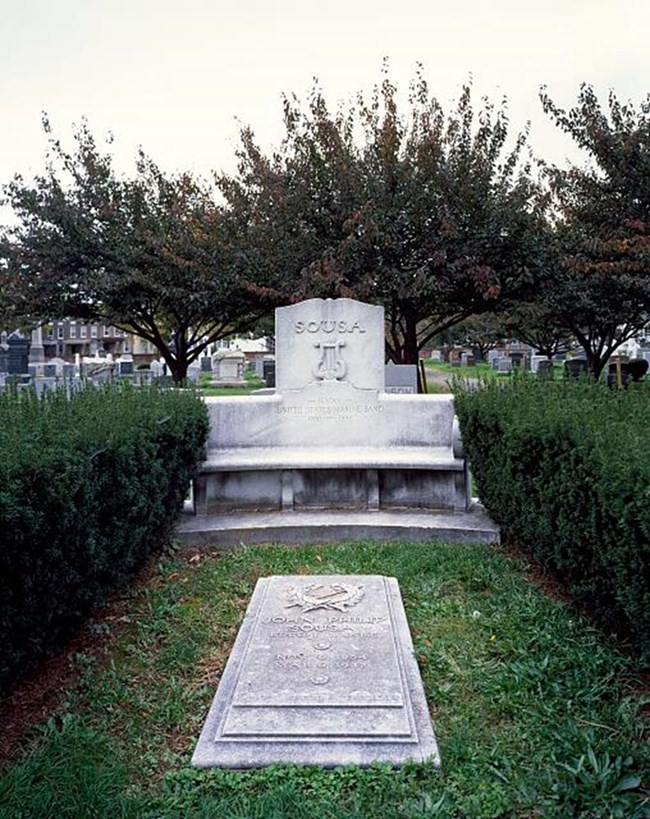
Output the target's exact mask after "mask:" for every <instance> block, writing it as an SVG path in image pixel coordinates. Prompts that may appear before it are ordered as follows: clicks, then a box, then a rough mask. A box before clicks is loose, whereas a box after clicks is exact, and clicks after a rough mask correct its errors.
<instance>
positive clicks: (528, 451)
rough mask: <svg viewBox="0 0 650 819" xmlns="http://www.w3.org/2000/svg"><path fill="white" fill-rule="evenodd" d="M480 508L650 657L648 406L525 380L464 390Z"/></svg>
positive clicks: (601, 392)
mask: <svg viewBox="0 0 650 819" xmlns="http://www.w3.org/2000/svg"><path fill="white" fill-rule="evenodd" d="M454 389H455V393H456V411H457V413H458V417H459V421H460V426H461V431H462V434H463V444H464V448H465V452H466V454H467V457H468V458H469V462H470V464H471V467H472V472H473V475H474V478H475V480H476V482H477V485H478V488H479V495H480V498H481V501H482V502H483V504H484V505H485V507H486V509H487V511H488V513H489V514H490V516H491V517H492V518H493V519H494V520H495V521H496V522H497V523H499V524H500V525H501V527H502V531H503V534H504V536H505V537H506V538H508V539H510V540H511V541H515V542H518V543H520V544H521V545H522V546H523V547H524V548H527V549H528V550H529V551H530V552H531V553H532V555H533V556H534V557H535V558H537V559H538V560H539V561H540V562H541V563H542V564H543V565H544V566H545V567H546V568H548V569H550V570H551V571H552V572H553V574H555V576H557V577H558V578H559V579H561V580H562V581H563V582H564V584H565V585H566V586H567V587H568V589H569V590H570V591H571V593H572V594H573V595H574V596H575V597H576V598H577V599H578V600H580V601H581V602H583V603H585V604H587V605H588V607H589V608H590V609H591V610H592V611H593V613H594V614H595V616H596V618H597V620H598V621H599V622H600V623H601V624H602V625H603V626H605V627H608V626H612V625H614V624H617V625H620V624H621V622H624V623H625V624H626V626H627V628H628V629H629V633H630V635H631V636H632V637H633V639H634V640H635V641H636V643H637V645H638V647H639V648H640V650H641V652H642V654H644V655H650V436H649V435H648V431H649V430H650V400H649V399H650V395H649V394H648V391H647V389H643V390H626V391H622V390H615V391H612V390H609V389H607V388H606V387H604V386H603V385H601V384H596V383H588V382H584V383H575V382H569V383H567V382H562V383H553V382H549V381H540V380H538V379H532V378H527V377H519V378H515V379H514V380H513V382H512V383H511V384H509V385H503V384H501V383H498V382H496V383H495V382H494V381H492V382H491V383H487V382H486V383H481V385H480V386H479V387H478V388H471V387H469V386H467V385H466V384H463V383H462V382H460V381H459V382H457V383H456V384H455V387H454Z"/></svg>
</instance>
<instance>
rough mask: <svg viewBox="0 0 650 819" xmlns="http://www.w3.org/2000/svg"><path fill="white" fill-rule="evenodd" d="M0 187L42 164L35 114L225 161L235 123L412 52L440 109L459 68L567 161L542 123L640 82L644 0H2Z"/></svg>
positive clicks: (264, 133)
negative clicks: (542, 91)
mask: <svg viewBox="0 0 650 819" xmlns="http://www.w3.org/2000/svg"><path fill="white" fill-rule="evenodd" d="M0 10H1V12H2V13H1V16H0V21H1V30H2V46H1V50H0V102H1V107H0V111H1V115H2V125H1V128H0V183H2V182H6V181H8V179H9V178H10V177H11V176H12V175H13V174H14V173H15V172H18V171H20V172H22V173H24V174H29V173H30V172H36V171H38V170H40V169H41V168H42V167H43V162H44V148H45V140H44V137H43V134H42V130H41V126H40V119H41V115H40V112H41V111H43V110H45V111H47V112H48V114H49V116H50V120H51V122H52V125H53V127H54V130H55V133H56V135H57V136H61V137H63V138H64V139H65V138H66V137H67V135H69V133H70V126H71V124H72V123H75V122H79V120H80V119H81V117H82V116H85V117H87V119H88V120H89V123H90V126H91V129H92V130H93V132H94V133H95V134H97V135H98V136H99V135H102V134H104V133H105V132H107V131H109V130H110V131H112V132H113V134H114V136H115V140H116V141H115V146H114V151H115V154H116V157H117V160H118V165H119V166H120V167H121V168H124V169H125V170H130V169H131V168H132V159H133V156H134V155H135V150H136V146H138V145H142V146H143V148H144V149H145V151H146V152H147V153H148V154H149V155H151V156H152V157H153V158H154V159H155V160H156V161H157V162H158V163H159V164H160V165H161V166H162V167H163V168H164V169H166V170H168V171H175V170H184V169H192V170H194V171H196V172H198V173H200V174H204V175H207V174H209V172H210V170H211V169H219V170H221V169H223V170H232V169H233V167H234V162H233V157H234V150H235V146H236V144H237V141H238V139H237V134H238V124H237V121H238V120H239V121H241V122H243V123H247V124H250V125H251V126H252V127H253V129H254V131H255V132H256V134H257V135H258V138H259V140H260V141H261V142H262V144H263V145H264V146H271V145H274V144H277V143H278V142H279V140H280V137H281V133H282V128H281V95H282V93H283V92H296V93H298V95H300V96H304V95H305V94H306V92H307V90H308V89H309V88H310V86H311V84H312V78H313V77H318V78H319V81H320V84H321V86H322V88H323V90H324V93H325V95H326V97H327V98H328V99H329V100H330V101H331V103H332V105H333V106H335V105H336V103H337V102H338V101H339V100H343V101H344V100H346V99H348V98H350V97H351V96H352V95H354V94H355V93H356V92H357V91H359V90H370V89H371V87H372V85H373V84H374V83H375V82H377V81H378V80H379V79H380V70H381V63H382V58H383V57H384V56H387V57H388V58H389V60H390V65H391V76H392V78H393V80H394V81H396V82H397V83H398V85H399V86H400V87H403V88H404V89H406V86H407V85H408V81H409V79H410V78H411V77H412V76H413V73H414V67H415V64H416V63H417V62H421V63H423V65H424V73H425V77H426V78H427V80H428V82H429V85H430V89H431V92H432V93H433V94H434V95H435V96H436V97H437V98H438V100H439V101H440V102H441V103H442V105H443V108H444V109H445V110H449V109H450V107H451V104H452V103H453V101H454V100H455V99H456V98H457V96H458V93H459V90H460V88H461V86H462V85H463V84H464V83H465V82H466V81H467V80H468V78H469V77H470V75H472V76H473V78H474V87H475V89H476V93H477V96H478V95H482V94H488V95H489V96H490V97H491V98H492V99H493V100H494V101H495V102H498V101H499V99H500V98H501V97H502V96H503V95H506V96H507V97H508V100H509V110H510V118H511V124H512V127H513V129H516V130H519V129H521V128H523V127H524V126H525V123H526V121H527V120H530V121H531V144H532V146H533V148H534V150H535V152H536V153H537V154H538V155H542V156H544V157H545V158H547V159H550V160H551V161H554V162H556V163H562V162H564V160H565V159H566V158H567V157H569V158H571V159H573V160H576V159H577V158H578V155H577V154H576V151H575V149H574V148H573V146H572V143H571V142H570V140H569V139H568V137H566V136H564V135H563V134H562V133H561V132H560V131H559V130H558V129H557V128H556V127H555V126H553V125H552V124H551V123H550V122H549V121H548V119H547V117H546V115H545V114H544V113H543V112H542V110H541V105H540V103H539V99H538V91H539V87H540V86H541V85H542V84H545V85H547V86H548V89H549V92H550V94H551V97H552V98H553V99H554V100H555V101H556V102H557V103H559V104H561V105H562V106H564V107H567V106H570V105H572V104H573V103H574V102H575V100H576V97H577V93H578V89H579V86H580V83H581V82H588V83H591V84H593V85H594V86H595V88H596V90H597V91H598V93H599V94H600V95H602V96H603V98H604V96H605V94H606V93H607V91H608V90H609V89H610V88H614V89H615V90H616V92H617V93H618V95H619V97H621V98H623V99H626V100H627V99H632V100H633V101H634V102H635V103H638V102H640V101H641V100H642V99H643V98H645V97H646V95H647V94H648V92H650V71H649V70H648V69H649V68H650V0H617V1H615V0H545V2H544V1H542V2H540V0H537V2H530V0H492V1H491V2H483V1H482V0H444V2H443V0H392V2H387V0H327V1H326V2H323V0H319V2H313V0H311V2H310V0H303V2H297V0H173V1H172V0H101V2H99V0H0Z"/></svg>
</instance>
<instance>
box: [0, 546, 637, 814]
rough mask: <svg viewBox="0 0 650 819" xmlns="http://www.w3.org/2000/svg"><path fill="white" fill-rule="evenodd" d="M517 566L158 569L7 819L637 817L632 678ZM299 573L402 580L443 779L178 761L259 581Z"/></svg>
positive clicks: (222, 561) (122, 611) (319, 550)
mask: <svg viewBox="0 0 650 819" xmlns="http://www.w3.org/2000/svg"><path fill="white" fill-rule="evenodd" d="M528 570H529V567H527V565H526V563H525V562H523V561H522V560H519V559H513V558H510V557H508V556H507V555H505V554H503V553H502V552H500V551H499V550H497V549H495V548H493V547H488V546H462V547H459V546H450V545H436V544H427V545H423V544H381V545H380V544H376V543H371V542H368V543H361V544H348V545H340V546H330V547H316V546H314V547H300V548H290V549H289V548H284V547H281V546H277V547H266V548H244V549H242V550H241V551H237V552H234V553H227V554H226V553H223V554H220V553H216V552H213V553H209V554H205V555H199V554H195V553H183V554H179V555H177V556H176V557H172V558H169V559H166V560H165V561H163V562H161V563H160V564H159V565H158V567H157V569H156V571H155V574H154V576H153V578H152V579H151V580H150V581H149V582H148V583H147V584H145V585H141V586H140V587H138V588H135V589H134V590H132V591H131V592H130V594H129V597H128V598H127V599H126V601H125V602H123V603H122V604H120V605H118V606H117V607H116V608H115V610H114V612H113V616H112V619H111V618H109V619H107V620H106V621H103V622H102V623H101V624H95V626H94V630H95V632H97V633H98V637H97V643H98V646H99V649H98V650H97V651H96V652H93V653H87V654H78V655H76V656H75V657H74V658H73V662H74V664H75V666H76V669H77V683H76V684H75V685H74V686H72V687H71V688H70V690H68V691H66V692H65V693H64V694H63V696H62V700H61V704H60V706H59V707H58V709H57V711H56V713H54V714H52V715H51V718H50V719H49V721H48V722H47V723H46V724H44V725H41V726H39V727H38V728H37V729H35V730H34V731H32V733H31V735H30V736H29V737H28V738H27V739H26V740H25V742H24V747H23V751H22V756H20V758H18V759H17V760H16V761H14V762H13V763H12V764H11V765H9V766H6V768H5V770H4V771H3V774H4V776H3V778H2V779H1V780H0V816H2V817H11V818H12V819H14V818H18V817H30V819H31V818H32V817H57V819H63V817H74V818H75V819H77V818H78V817H111V819H112V817H138V819H140V817H143V818H144V819H154V818H155V819H158V818H159V817H178V819H181V818H182V819H186V818H187V817H224V818H225V819H229V818H230V817H233V819H235V817H240V818H241V819H244V817H246V819H250V818H251V817H259V818H260V819H274V818H275V819H289V818H291V819H293V818H295V819H299V818H302V817H305V819H325V817H328V818H329V817H331V819H365V818H366V817H368V819H369V818H370V817H382V819H391V817H396V818H397V817H400V818H403V819H425V817H468V819H482V817H486V818H487V817H515V816H516V817H585V819H586V817H593V818H594V819H595V818H596V817H598V819H604V818H605V817H626V819H629V817H641V816H644V815H647V814H644V813H643V810H644V808H643V799H644V797H643V793H642V790H641V780H643V779H645V781H646V784H647V779H648V768H649V761H650V755H649V751H648V747H647V746H646V745H644V743H643V738H644V737H643V720H642V709H643V707H644V700H643V697H642V696H641V695H640V694H639V680H638V674H639V671H640V670H639V669H638V668H636V667H635V664H634V661H633V660H632V659H630V658H628V657H626V656H625V655H623V654H621V653H619V652H618V651H617V650H616V649H615V648H614V647H613V646H609V645H607V643H606V641H605V640H604V638H603V636H602V634H600V633H599V632H597V631H596V630H595V629H593V628H592V627H591V626H590V625H589V624H588V623H586V622H585V621H584V620H582V619H581V618H580V617H579V616H578V615H577V614H576V612H575V611H574V610H573V608H572V607H571V606H570V605H568V604H567V603H564V602H561V601H558V600H556V599H551V598H549V597H547V596H546V595H545V594H544V593H543V592H542V591H541V590H540V589H539V588H538V587H537V586H536V585H535V584H534V583H532V582H530V579H529V578H528V576H527V572H528ZM303 572H305V573H306V572H309V573H314V574H318V573H379V574H386V575H393V576H396V577H397V578H398V580H399V583H400V587H401V590H402V595H403V599H404V604H405V608H406V612H407V616H408V619H409V623H410V626H411V630H412V633H413V638H414V644H415V649H416V655H417V659H418V662H419V665H420V668H421V671H422V676H423V680H424V684H425V688H426V691H427V696H428V699H429V702H430V705H431V710H432V715H433V718H434V721H435V725H436V732H437V736H438V741H439V744H440V749H441V754H442V761H443V771H442V773H439V772H436V771H435V770H433V769H432V768H431V767H430V766H429V765H417V764H411V765H407V766H405V767H403V768H401V769H399V770H393V769H391V768H390V767H389V766H387V765H376V766H373V767H371V768H369V769H365V770H364V769H358V768H355V767H347V768H342V769H336V770H322V769H318V768H300V767H297V766H290V765H286V766H279V765H278V766H272V767H270V768H267V769H262V770H259V771H249V772H243V773H240V772H233V771H224V770H217V769H214V770H210V771H195V770H193V769H191V768H190V766H189V760H190V756H191V753H192V750H193V747H194V745H195V742H196V740H197V738H198V735H199V732H200V729H201V726H202V723H203V720H204V719H205V716H206V712H207V709H208V706H209V704H210V702H211V700H212V697H213V695H214V690H215V679H216V678H217V677H218V676H219V674H220V672H221V671H222V670H223V667H224V665H225V662H226V659H227V657H228V653H229V650H230V648H231V645H232V642H233V640H234V638H235V635H236V633H237V629H238V627H239V624H240V622H241V619H242V616H243V613H244V611H245V608H246V605H247V602H248V600H249V598H250V595H251V593H252V590H253V587H254V584H255V581H256V579H257V578H258V577H261V576H267V575H270V574H289V573H303ZM111 632H114V633H111ZM645 704H646V707H647V700H646V701H645ZM645 804H646V808H647V804H648V803H647V802H646V803H645Z"/></svg>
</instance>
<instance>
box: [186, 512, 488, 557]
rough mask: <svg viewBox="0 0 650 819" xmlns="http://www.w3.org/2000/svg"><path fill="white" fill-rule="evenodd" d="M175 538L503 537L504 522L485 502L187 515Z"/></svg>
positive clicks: (247, 542) (200, 541)
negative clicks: (441, 507)
mask: <svg viewBox="0 0 650 819" xmlns="http://www.w3.org/2000/svg"><path fill="white" fill-rule="evenodd" d="M176 538H177V539H178V540H179V541H180V542H181V543H182V544H183V545H184V546H195V547H201V546H216V547H221V548H237V547H238V546H252V545H254V544H262V543H285V544H300V543H338V542H342V541H347V540H352V541H361V540H368V539H372V540H380V541H401V540H404V541H415V542H419V543H422V542H436V541H437V542H438V543H499V542H500V530H499V527H498V526H497V525H496V524H495V523H494V522H493V521H491V520H490V518H489V517H488V516H487V515H486V513H485V511H484V509H483V507H482V506H481V505H480V504H478V503H473V504H472V505H471V506H470V508H469V510H468V511H466V512H456V513H453V512H431V511H412V510H390V511H382V510H379V511H377V512H366V511H363V512H359V511H353V512H351V511H349V510H320V511H300V512H257V513H256V512H243V513H236V514H220V515H205V516H203V515H196V516H194V515H191V514H189V515H182V517H181V519H180V521H179V524H178V526H177V527H176Z"/></svg>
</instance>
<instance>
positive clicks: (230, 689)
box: [192, 575, 440, 768]
mask: <svg viewBox="0 0 650 819" xmlns="http://www.w3.org/2000/svg"><path fill="white" fill-rule="evenodd" d="M409 760H413V761H417V762H424V761H426V760H431V761H433V763H434V764H435V765H440V757H439V753H438V747H437V744H436V739H435V735H434V731H433V726H432V724H431V719H430V717H429V710H428V706H427V702H426V699H425V695H424V689H423V686H422V680H421V678H420V673H419V670H418V667H417V664H416V661H415V657H414V653H413V644H412V641H411V635H410V632H409V628H408V623H407V621H406V615H405V613H404V607H403V605H402V599H401V595H400V592H399V586H398V584H397V581H396V580H395V578H389V577H382V576H379V575H322V576H315V575H295V576H284V577H282V576H276V577H270V578H263V579H261V580H259V581H258V583H257V586H256V588H255V591H254V593H253V597H252V599H251V602H250V605H249V607H248V610H247V612H246V616H245V618H244V622H243V624H242V626H241V629H240V631H239V634H238V635H237V639H236V641H235V645H234V647H233V650H232V653H231V655H230V658H229V660H228V664H227V666H226V669H225V670H224V673H223V675H222V677H221V681H220V683H219V688H218V691H217V694H216V696H215V698H214V701H213V703H212V707H211V709H210V712H209V714H208V717H207V720H206V722H205V725H204V727H203V731H202V733H201V737H200V739H199V742H198V745H197V747H196V750H195V752H194V756H193V758H192V764H193V765H194V766H196V767H199V768H205V767H217V766H218V767H224V768H251V767H261V766H265V765H271V764H273V763H278V762H287V763H296V764H301V765H322V766H326V767H333V766H339V765H352V764H355V765H363V766H366V765H370V764H371V763H372V762H374V761H382V762H390V763H393V764H395V765H400V764H403V763H404V762H407V761H409Z"/></svg>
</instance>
